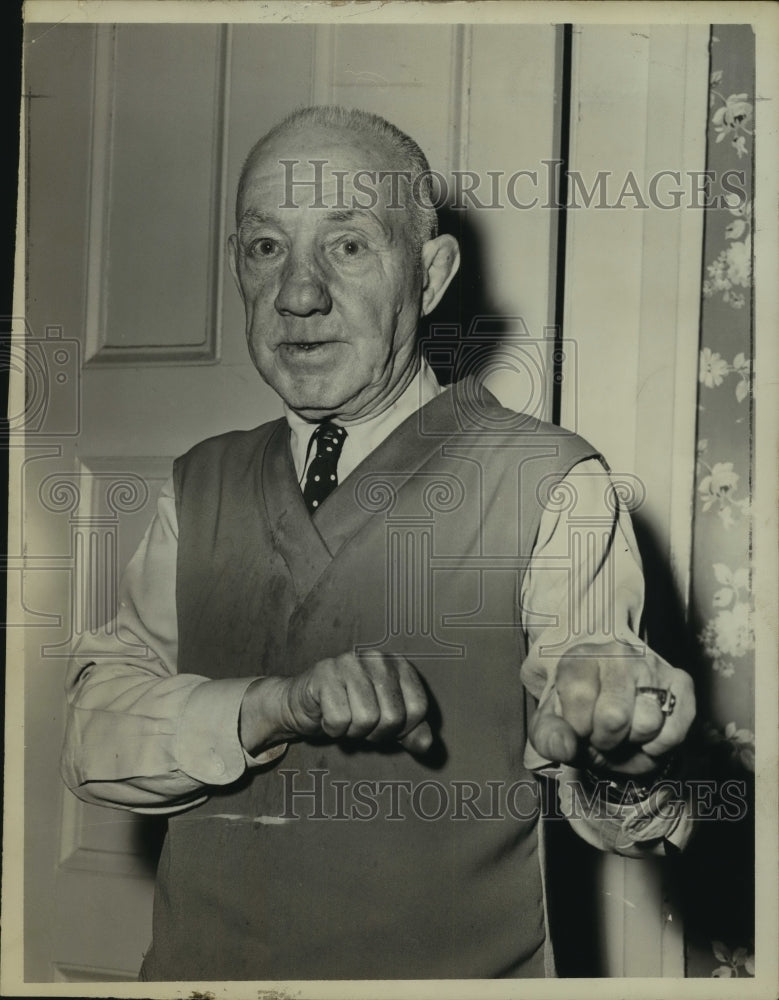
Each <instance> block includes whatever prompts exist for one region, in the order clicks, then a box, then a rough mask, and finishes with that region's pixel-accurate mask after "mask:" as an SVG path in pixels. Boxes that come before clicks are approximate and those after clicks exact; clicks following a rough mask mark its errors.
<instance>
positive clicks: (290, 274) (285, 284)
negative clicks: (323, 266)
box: [275, 256, 332, 316]
mask: <svg viewBox="0 0 779 1000" xmlns="http://www.w3.org/2000/svg"><path fill="white" fill-rule="evenodd" d="M331 305H332V302H331V299H330V294H329V292H328V290H327V284H326V282H325V279H324V275H323V274H322V273H321V272H320V270H319V268H318V267H317V265H316V262H315V261H312V260H310V259H309V258H304V257H296V256H291V257H290V258H289V259H288V260H287V263H286V266H285V268H284V271H283V273H282V276H281V286H280V288H279V291H278V295H277V296H276V301H275V306H276V311H277V312H279V313H281V315H282V316H287V315H292V316H311V315H312V314H314V313H328V312H330V307H331Z"/></svg>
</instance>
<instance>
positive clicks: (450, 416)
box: [261, 378, 500, 598]
mask: <svg viewBox="0 0 779 1000" xmlns="http://www.w3.org/2000/svg"><path fill="white" fill-rule="evenodd" d="M474 392H478V393H479V394H480V395H481V396H482V397H486V398H487V400H488V401H489V402H490V403H494V404H495V405H498V406H499V405H500V404H499V403H498V402H497V400H496V399H495V398H494V396H492V394H491V393H490V392H489V390H487V389H485V388H484V387H483V386H479V387H478V389H477V388H476V383H475V380H473V379H470V378H469V379H466V380H464V381H463V382H460V383H458V384H457V385H456V386H452V387H450V388H449V389H448V390H447V391H445V392H442V393H440V394H439V395H438V396H436V397H435V399H432V400H431V401H430V402H429V403H426V404H425V405H424V406H423V407H421V408H420V409H418V410H416V411H415V412H414V413H412V414H410V415H409V416H408V417H407V418H406V419H405V420H404V421H403V423H401V424H400V426H399V427H396V428H395V430H394V431H392V433H391V434H389V435H388V436H387V437H386V438H385V439H384V441H382V442H381V444H380V445H379V446H378V447H377V448H375V449H374V450H373V451H372V452H371V453H370V454H369V455H367V456H366V458H364V459H363V461H362V462H360V463H359V465H357V467H356V468H355V469H353V470H352V472H350V473H349V475H348V476H347V477H346V478H345V479H344V480H343V482H341V483H339V484H338V486H337V487H336V488H335V490H333V492H332V493H331V494H330V495H329V496H328V497H327V499H326V500H325V501H324V502H323V504H322V506H321V507H319V508H318V509H317V510H316V511H315V513H313V514H311V513H309V511H308V508H307V507H306V504H305V501H304V500H303V494H302V492H301V490H300V485H299V484H298V481H297V476H296V473H295V465H294V462H293V460H292V450H291V447H290V442H289V426H288V424H287V422H286V421H285V420H283V419H282V420H279V422H278V424H277V426H276V429H275V430H274V431H273V433H272V434H271V436H270V438H269V440H268V444H267V447H266V449H265V454H264V456H263V462H262V472H261V478H262V493H263V498H264V500H265V507H266V510H267V513H268V519H269V521H270V528H271V533H272V535H273V539H274V543H275V544H276V546H277V549H278V551H279V552H280V554H281V555H282V557H283V558H284V561H285V562H286V563H287V566H288V567H289V570H290V572H291V574H292V577H293V580H294V582H295V589H296V591H297V593H298V595H299V596H300V597H301V598H302V597H303V596H305V595H306V594H308V593H309V591H310V590H311V589H312V588H313V586H314V584H315V583H316V582H317V580H318V579H319V577H320V576H321V575H322V573H323V572H324V571H325V570H326V569H327V567H328V566H329V565H330V563H331V562H332V560H333V559H334V558H335V557H336V556H337V555H338V552H339V551H340V549H341V548H342V547H343V546H344V545H345V544H346V543H347V542H348V540H349V539H350V538H352V537H354V535H356V534H357V532H358V531H359V530H360V529H361V528H362V527H363V525H364V524H365V523H366V522H367V521H368V520H369V519H370V518H371V517H373V516H374V514H375V511H374V510H371V508H370V506H369V505H368V504H366V503H360V501H359V498H358V495H357V493H358V490H357V484H358V483H359V482H360V480H362V479H364V478H366V477H379V476H380V475H381V473H388V474H391V476H392V487H393V488H394V489H400V488H401V487H402V486H403V484H404V483H405V482H406V480H408V479H409V478H410V477H411V476H412V475H413V474H414V473H415V472H416V471H417V470H418V469H419V468H421V466H423V465H424V464H425V462H427V461H428V459H429V458H431V457H432V455H433V454H435V453H436V452H440V450H441V448H442V446H443V445H444V444H445V443H446V441H447V440H449V439H450V438H451V437H453V436H454V435H456V434H458V433H459V432H461V431H462V430H463V424H464V421H463V416H462V414H461V412H460V411H459V410H458V409H456V400H457V398H463V397H464V398H466V399H467V398H468V397H469V396H470V397H471V398H473V395H472V394H473V393H474Z"/></svg>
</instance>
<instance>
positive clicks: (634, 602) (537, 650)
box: [521, 459, 691, 857]
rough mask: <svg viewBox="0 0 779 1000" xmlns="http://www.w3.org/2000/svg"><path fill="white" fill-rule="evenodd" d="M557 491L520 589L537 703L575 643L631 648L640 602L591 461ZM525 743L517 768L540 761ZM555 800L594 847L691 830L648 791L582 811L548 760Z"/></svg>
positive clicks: (626, 544) (550, 690)
mask: <svg viewBox="0 0 779 1000" xmlns="http://www.w3.org/2000/svg"><path fill="white" fill-rule="evenodd" d="M562 485H563V489H562V490H560V492H559V495H558V499H560V500H561V502H560V503H553V504H550V505H549V506H548V508H547V509H546V510H544V512H543V514H542V516H541V521H540V526H539V531H538V536H537V538H536V541H535V544H534V547H533V553H532V559H531V562H530V565H529V567H528V569H527V572H526V574H525V578H524V581H523V587H522V592H521V604H522V624H523V627H524V630H525V634H526V636H527V640H528V655H527V657H526V659H525V661H524V663H523V665H522V670H521V676H522V680H523V683H524V684H525V687H526V688H527V690H528V691H529V692H530V693H531V694H532V695H533V696H534V698H535V699H536V700H537V701H539V702H542V703H543V702H545V701H546V699H547V698H555V697H556V692H555V680H556V673H557V665H558V662H559V660H560V657H561V656H562V655H563V653H565V652H567V651H568V650H570V649H571V648H572V647H573V646H576V645H577V644H579V643H585V642H586V643H596V644H597V643H607V642H608V643H610V642H613V641H614V640H615V639H616V640H617V641H619V642H621V643H623V644H624V645H625V649H626V652H629V651H630V650H633V651H640V650H642V649H643V648H644V646H645V644H644V642H643V641H642V639H641V638H640V637H639V628H640V623H641V615H642V612H643V606H644V576H643V572H642V567H641V557H640V554H639V551H638V546H637V544H636V538H635V534H634V531H633V526H632V523H631V520H630V516H629V513H628V512H627V510H625V509H624V506H623V505H622V504H621V503H620V502H619V498H618V494H617V491H616V490H615V489H614V486H613V483H612V480H611V477H610V476H609V474H608V472H607V471H606V469H605V468H604V466H603V465H601V463H600V462H599V461H598V460H597V459H587V460H585V461H582V462H580V463H579V464H578V465H576V466H575V467H574V468H573V469H572V470H571V471H570V472H569V473H568V475H567V476H566V477H565V479H564V480H563V483H562ZM551 764H552V762H551V761H549V760H547V759H546V758H544V757H542V756H541V755H540V754H539V753H538V752H537V751H536V750H535V748H534V747H533V746H532V744H531V743H530V742H529V741H528V744H527V747H526V751H525V766H526V767H528V768H529V769H531V770H541V769H549V768H550V765H551ZM551 773H554V774H556V776H557V779H558V780H557V784H558V792H559V800H560V806H561V807H562V811H563V814H564V815H566V817H567V818H568V819H569V822H570V825H571V826H572V828H573V829H574V830H576V832H577V833H578V834H579V835H580V836H581V837H582V838H583V839H584V840H587V841H588V842H589V843H591V844H592V845H593V846H595V847H598V848H600V849H601V850H610V851H615V852H616V853H619V854H625V855H627V856H630V857H640V856H642V855H643V854H662V853H665V845H666V844H672V845H673V846H674V847H675V848H681V847H682V846H684V844H685V843H686V841H687V839H688V837H689V834H690V829H691V820H690V816H689V810H688V808H687V804H686V803H685V802H684V801H683V800H682V799H680V798H677V799H674V798H673V796H669V794H668V792H667V789H666V790H664V792H663V794H662V796H656V797H654V798H653V797H651V796H650V797H649V799H648V800H647V801H646V802H645V803H643V804H641V805H640V806H636V805H632V806H627V805H626V806H624V807H623V806H619V805H613V804H610V805H609V806H608V807H604V809H600V810H596V811H594V813H593V815H592V816H588V815H584V814H582V812H581V811H575V810H574V808H573V806H574V804H575V803H576V801H577V800H576V797H575V795H574V794H573V792H572V788H573V786H574V785H575V784H576V782H578V781H579V777H578V771H576V770H575V769H574V768H571V767H567V766H563V767H560V766H559V765H556V766H555V767H553V768H551Z"/></svg>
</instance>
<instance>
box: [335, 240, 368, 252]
mask: <svg viewBox="0 0 779 1000" xmlns="http://www.w3.org/2000/svg"><path fill="white" fill-rule="evenodd" d="M338 250H339V251H340V252H341V253H342V254H343V255H344V257H356V256H357V255H358V254H360V253H361V252H362V250H363V245H362V243H360V242H359V240H355V239H353V238H352V237H348V238H347V239H344V240H341V242H340V243H339V244H338Z"/></svg>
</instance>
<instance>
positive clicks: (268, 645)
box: [142, 382, 594, 980]
mask: <svg viewBox="0 0 779 1000" xmlns="http://www.w3.org/2000/svg"><path fill="white" fill-rule="evenodd" d="M593 454H594V452H593V449H592V448H591V447H590V446H589V445H587V444H586V442H584V441H582V440H581V439H580V438H578V437H577V436H576V435H573V434H570V433H568V432H565V431H562V430H561V429H560V428H557V427H552V426H550V425H547V424H543V423H539V422H538V421H536V420H535V419H532V418H529V417H527V416H525V415H523V414H517V413H514V412H513V411H510V410H506V409H504V408H503V407H501V406H500V404H498V402H497V401H496V400H495V399H494V397H492V396H491V395H490V394H489V393H488V392H486V390H484V389H480V388H478V387H476V386H475V384H474V383H473V382H464V383H460V384H458V385H457V386H454V387H452V388H451V389H450V390H449V391H447V392H445V393H443V394H442V395H441V396H439V397H437V398H436V399H435V400H433V401H432V402H431V403H429V404H428V405H427V406H425V407H423V408H422V409H421V410H420V411H418V412H417V413H416V414H414V415H412V416H411V417H409V418H408V419H407V420H406V421H405V422H404V423H403V424H402V425H401V426H400V427H399V428H398V429H397V430H396V431H395V432H393V433H392V434H391V435H390V437H389V438H388V439H387V440H386V441H384V442H383V443H382V444H381V445H380V446H379V447H378V448H377V449H376V450H375V451H374V452H373V453H372V454H371V455H370V456H368V458H367V459H365V460H364V461H363V462H362V463H361V465H360V466H359V467H358V468H357V469H355V470H354V472H352V473H351V475H349V476H348V477H347V478H346V479H345V480H344V482H343V483H341V484H339V486H338V487H337V489H336V490H335V492H334V493H333V494H332V495H331V496H330V497H329V498H328V499H327V500H326V501H325V502H324V503H323V504H322V506H321V508H319V509H318V510H317V511H316V513H315V514H314V515H313V516H311V515H309V513H308V512H307V510H306V508H305V505H304V503H303V499H302V496H301V493H300V488H299V486H298V484H297V481H296V478H295V472H294V467H293V464H292V458H291V453H290V450H289V432H288V429H287V426H286V424H285V422H284V421H276V422H272V423H270V424H265V425H263V426H262V427H259V428H257V429H256V430H253V431H248V432H235V433H231V434H226V435H223V436H221V437H217V438H214V439H211V440H208V441H204V442H202V443H201V444H199V445H197V446H196V447H195V448H193V449H192V450H191V451H190V452H189V453H188V454H187V455H185V456H184V457H183V458H181V459H179V460H178V461H177V463H176V466H175V471H174V480H175V486H176V500H177V510H178V522H179V557H178V567H177V590H176V595H177V609H178V620H179V664H178V668H179V671H181V672H187V673H195V674H203V675H206V676H208V677H213V678H219V677H240V676H247V677H248V676H258V675H262V674H276V675H293V674H296V673H298V672H300V671H304V670H306V669H308V668H309V667H311V666H312V665H313V664H314V663H316V662H317V661H318V660H321V659H323V658H324V657H328V656H335V655H338V654H339V653H343V652H345V651H347V650H357V651H359V652H360V653H361V654H364V655H370V654H371V653H385V654H399V655H403V656H405V657H407V658H408V660H409V661H410V662H411V663H413V665H414V666H415V667H416V669H417V671H418V672H419V674H420V676H421V677H422V679H423V682H424V684H425V686H426V688H427V692H428V695H429V699H430V704H431V708H430V715H429V719H430V722H431V724H432V728H433V731H434V736H435V741H434V745H433V747H432V749H431V750H430V752H429V753H428V754H426V755H425V756H424V757H414V756H412V755H411V754H409V753H407V752H405V751H404V750H403V749H402V748H400V747H399V746H398V745H397V744H394V743H391V744H388V745H378V744H371V743H355V742H349V741H341V742H332V741H330V740H326V739H323V740H312V741H307V742H299V743H292V744H290V746H289V748H288V749H287V752H286V754H285V755H284V756H283V757H281V758H280V759H278V760H275V761H274V762H272V763H271V764H269V765H267V766H265V767H260V768H255V769H250V770H248V771H247V773H246V774H245V776H244V778H242V779H241V780H239V781H238V782H237V783H235V784H233V785H230V786H227V787H218V788H213V789H210V790H209V791H210V792H211V793H212V794H211V795H210V797H209V799H208V801H207V802H205V803H204V804H202V805H200V806H198V807H196V808H193V809H191V810H190V811H188V812H185V813H182V814H178V815H176V816H174V817H172V818H171V819H170V822H169V829H168V835H167V838H166V843H165V846H164V848H163V854H162V857H161V860H160V865H159V870H158V876H157V891H156V897H155V910H154V942H153V945H152V948H151V950H150V952H149V953H148V955H147V956H146V960H145V962H144V968H143V971H142V976H143V978H145V979H149V980H193V979H197V980H247V979H282V980H283V979H361V978H368V979H385V978H401V979H422V978H467V977H479V978H491V977H496V976H543V975H544V959H543V954H544V942H545V933H546V932H545V926H544V910H543V896H542V883H541V874H540V866H539V860H538V845H537V835H536V833H537V830H536V828H537V822H538V795H537V788H536V784H535V781H534V779H533V777H532V775H531V774H530V773H529V772H527V771H526V770H525V769H524V767H523V763H522V759H523V751H524V747H525V742H526V734H527V713H528V711H529V707H528V706H527V705H526V701H525V694H524V691H523V688H522V685H521V683H520V677H519V668H520V665H521V663H522V661H523V658H524V656H525V655H526V648H525V639H524V636H523V631H522V628H521V627H520V615H521V608H520V599H519V595H520V591H521V586H522V580H523V576H524V572H525V569H526V567H527V564H528V562H529V557H530V554H531V553H532V550H533V544H534V540H535V537H536V534H537V531H538V527H539V520H540V516H541V512H542V507H543V505H544V503H545V502H546V500H547V495H548V493H549V491H550V489H552V488H553V486H554V484H555V483H557V482H558V481H559V480H560V479H561V478H562V477H563V476H565V475H566V473H567V472H568V471H569V470H570V469H571V468H572V466H573V465H575V464H576V463H577V462H579V461H581V460H582V459H584V458H587V457H591V456H592V455H593Z"/></svg>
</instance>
